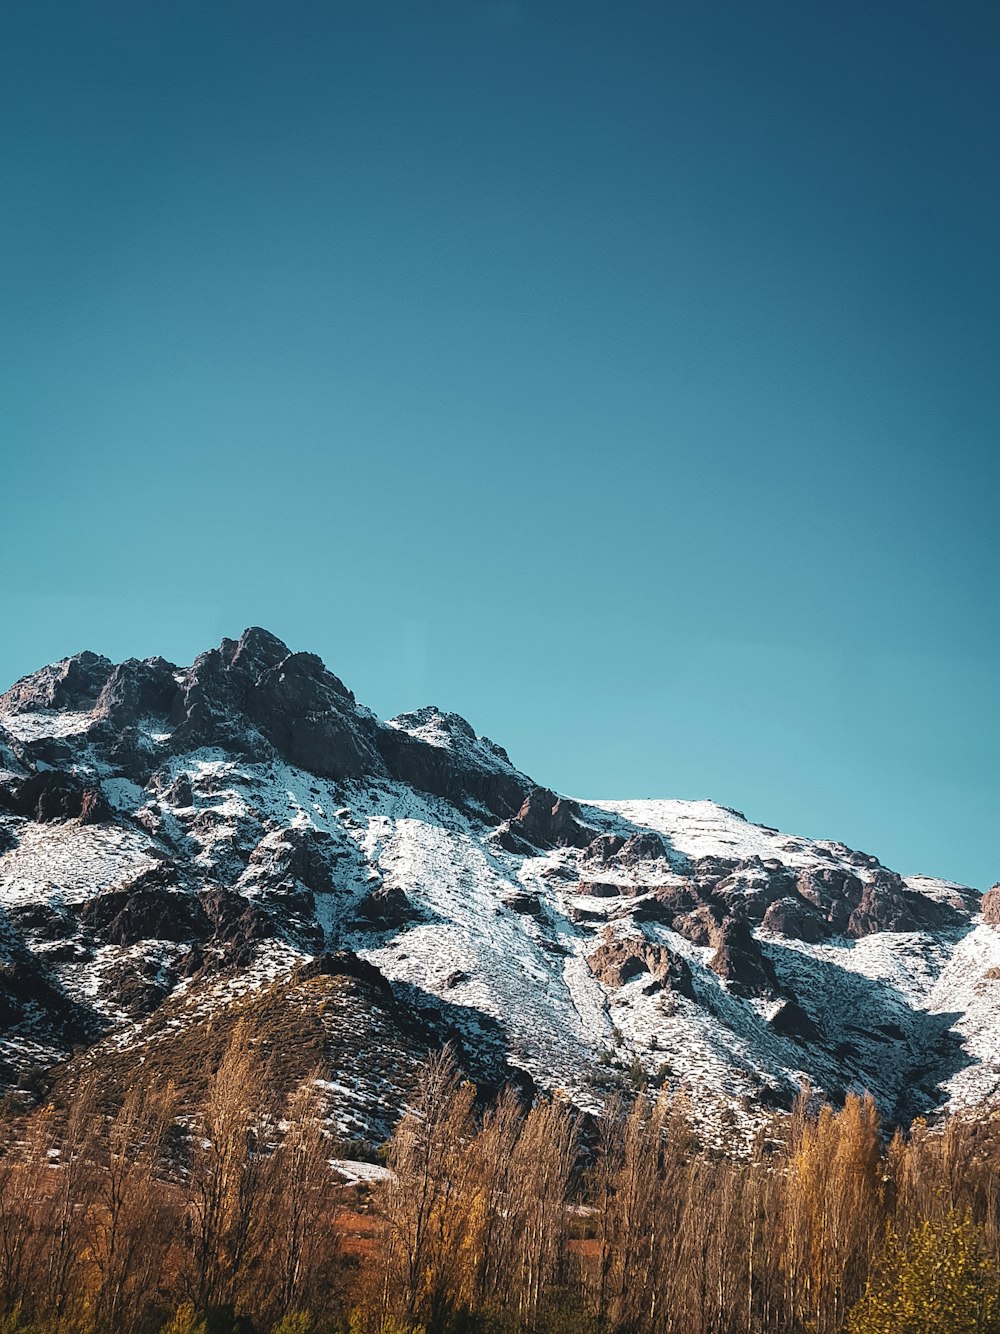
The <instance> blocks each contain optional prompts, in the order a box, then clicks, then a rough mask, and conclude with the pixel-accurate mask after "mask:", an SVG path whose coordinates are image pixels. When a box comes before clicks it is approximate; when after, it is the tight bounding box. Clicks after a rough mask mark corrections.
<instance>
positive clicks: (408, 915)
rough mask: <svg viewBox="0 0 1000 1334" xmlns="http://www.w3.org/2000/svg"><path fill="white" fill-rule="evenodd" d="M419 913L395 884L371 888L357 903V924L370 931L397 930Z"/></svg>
mask: <svg viewBox="0 0 1000 1334" xmlns="http://www.w3.org/2000/svg"><path fill="white" fill-rule="evenodd" d="M418 916H419V914H418V913H417V911H416V909H415V908H414V907H413V904H412V903H411V902H410V900H409V899H408V898H407V897H406V894H405V892H404V891H403V890H402V889H399V888H398V887H397V886H386V887H383V888H381V889H373V890H371V892H370V893H368V894H366V895H365V897H364V898H363V899H362V900H361V902H360V903H359V904H358V906H357V909H356V911H355V917H356V919H357V924H358V925H359V926H362V927H366V928H368V929H370V930H372V931H398V930H399V929H400V927H403V926H405V925H406V924H407V922H412V921H413V920H414V919H415V918H417V917H418Z"/></svg>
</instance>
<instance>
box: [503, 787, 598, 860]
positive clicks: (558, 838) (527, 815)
mask: <svg viewBox="0 0 1000 1334" xmlns="http://www.w3.org/2000/svg"><path fill="white" fill-rule="evenodd" d="M510 830H511V832H512V833H513V834H514V835H515V836H517V837H519V838H522V839H524V840H525V841H526V842H527V843H530V844H532V845H533V846H534V847H536V848H553V847H571V848H585V847H586V846H587V844H588V843H590V842H592V841H593V839H594V831H593V829H588V828H587V826H586V825H585V824H584V823H583V813H582V812H581V810H580V807H579V806H578V805H577V803H576V802H575V801H569V800H568V799H567V798H566V797H557V796H556V794H555V793H554V792H551V791H550V790H549V789H548V788H547V787H536V788H533V789H532V791H531V792H530V793H529V794H528V796H527V797H526V798H525V799H524V802H523V804H522V806H521V809H520V810H519V811H518V813H517V815H516V816H515V817H514V819H513V820H511V822H510Z"/></svg>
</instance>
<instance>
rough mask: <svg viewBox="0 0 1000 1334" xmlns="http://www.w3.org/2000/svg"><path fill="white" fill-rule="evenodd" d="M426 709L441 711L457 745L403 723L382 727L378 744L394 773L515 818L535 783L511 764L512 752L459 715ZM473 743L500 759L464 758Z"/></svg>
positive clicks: (408, 718)
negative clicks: (484, 736)
mask: <svg viewBox="0 0 1000 1334" xmlns="http://www.w3.org/2000/svg"><path fill="white" fill-rule="evenodd" d="M426 712H427V713H428V714H434V715H435V718H436V720H437V721H438V722H439V723H440V725H441V727H442V730H443V731H444V732H445V733H446V734H448V735H451V736H452V738H453V739H454V743H455V744H454V745H453V746H452V747H448V746H443V745H441V746H435V745H432V744H430V743H429V742H427V741H424V740H422V739H421V738H420V737H416V736H412V735H411V734H410V733H409V732H407V731H404V730H403V728H402V727H392V726H383V727H379V728H378V730H377V732H376V734H375V744H376V746H377V747H378V751H379V754H380V755H381V757H382V759H383V761H384V762H385V765H386V768H387V769H388V771H389V773H390V774H391V776H392V777H393V778H395V779H397V780H398V781H399V782H402V783H409V785H410V786H411V787H415V788H417V789H418V790H419V791H421V792H429V793H431V794H432V795H433V796H436V797H443V798H444V799H445V800H446V801H451V802H454V803H455V805H457V806H465V805H468V804H469V803H470V802H471V803H474V804H475V805H478V806H480V807H484V808H485V809H486V810H487V811H488V812H489V813H490V814H491V815H493V816H494V817H495V818H496V819H497V820H509V819H510V818H511V816H513V815H515V814H516V812H517V811H519V810H520V808H521V806H522V805H523V804H524V799H525V795H526V793H527V791H528V787H529V786H530V785H529V784H528V783H527V782H526V780H525V779H524V778H523V777H522V775H520V774H518V773H517V772H516V771H515V770H513V769H512V768H511V767H510V761H509V760H508V759H507V753H506V751H504V750H502V749H501V748H500V747H499V746H494V745H493V743H492V742H488V741H486V740H485V739H480V738H478V737H477V736H476V734H475V732H474V731H473V729H472V728H471V727H470V726H469V724H468V723H467V722H466V721H465V719H464V718H460V717H459V716H458V714H454V713H449V714H440V713H439V712H438V711H437V710H427V711H426ZM420 717H421V715H418V714H405V715H403V717H401V718H399V719H397V722H399V723H406V722H419V720H420ZM463 743H464V746H463ZM473 745H474V746H478V748H479V750H480V753H482V752H483V751H484V750H485V751H486V753H487V754H488V755H490V754H492V755H493V756H494V758H495V761H496V762H495V763H493V764H490V763H472V762H469V761H468V760H463V750H464V749H465V748H466V747H469V746H473Z"/></svg>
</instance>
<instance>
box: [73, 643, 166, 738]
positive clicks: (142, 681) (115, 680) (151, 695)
mask: <svg viewBox="0 0 1000 1334" xmlns="http://www.w3.org/2000/svg"><path fill="white" fill-rule="evenodd" d="M179 693H180V689H179V686H178V684H177V668H176V667H175V666H174V665H173V663H170V662H167V661H166V660H165V659H164V658H146V659H145V660H142V661H140V660H139V659H138V658H128V659H126V661H125V662H122V663H119V664H118V666H117V667H115V668H114V670H113V671H112V672H111V675H110V676H109V677H108V679H107V681H106V682H105V684H104V687H103V689H102V690H101V693H100V695H99V697H98V699H97V704H96V706H95V708H94V714H95V716H96V718H97V719H98V720H99V724H100V723H103V724H104V726H105V727H106V728H107V729H108V732H109V734H110V731H111V729H118V730H119V731H120V730H121V729H122V728H126V727H134V726H135V725H136V724H137V723H138V722H139V721H140V720H141V719H147V718H149V719H164V720H165V719H167V718H169V716H170V713H171V711H172V709H173V705H174V700H175V699H176V698H177V696H178V694H179ZM99 724H98V728H99Z"/></svg>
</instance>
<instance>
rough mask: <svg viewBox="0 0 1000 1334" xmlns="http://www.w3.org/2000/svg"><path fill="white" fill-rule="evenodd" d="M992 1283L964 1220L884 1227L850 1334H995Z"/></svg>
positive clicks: (999, 1306) (998, 1314)
mask: <svg viewBox="0 0 1000 1334" xmlns="http://www.w3.org/2000/svg"><path fill="white" fill-rule="evenodd" d="M998 1297H1000V1294H998V1285H997V1276H996V1272H995V1270H994V1269H993V1266H992V1264H991V1263H990V1261H989V1260H988V1259H987V1258H986V1257H985V1256H984V1254H983V1248H982V1241H981V1236H980V1232H979V1229H978V1228H977V1227H975V1226H974V1224H973V1223H972V1222H971V1220H970V1219H969V1218H968V1216H967V1215H959V1214H956V1213H950V1214H948V1215H947V1217H945V1218H944V1219H942V1220H940V1221H931V1220H929V1219H924V1220H923V1221H922V1222H919V1223H917V1224H916V1226H914V1227H913V1228H912V1229H911V1231H910V1233H909V1235H908V1236H907V1237H906V1239H905V1241H901V1240H900V1238H899V1236H898V1235H897V1233H896V1231H895V1229H894V1228H893V1227H892V1226H891V1224H890V1225H889V1227H888V1229H887V1231H886V1237H885V1241H884V1243H883V1246H882V1250H881V1253H880V1255H879V1257H878V1260H877V1262H876V1264H875V1265H874V1267H873V1269H872V1272H871V1275H870V1277H869V1280H868V1286H867V1288H866V1290H865V1294H864V1296H863V1297H862V1298H861V1300H860V1301H859V1302H858V1303H857V1304H856V1305H855V1307H854V1308H853V1310H852V1311H851V1313H850V1317H849V1319H848V1322H847V1328H848V1330H849V1332H850V1334H1000V1300H998Z"/></svg>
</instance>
